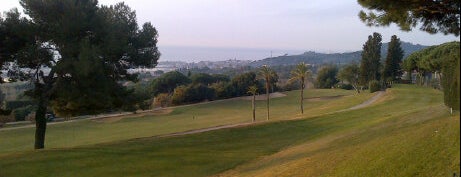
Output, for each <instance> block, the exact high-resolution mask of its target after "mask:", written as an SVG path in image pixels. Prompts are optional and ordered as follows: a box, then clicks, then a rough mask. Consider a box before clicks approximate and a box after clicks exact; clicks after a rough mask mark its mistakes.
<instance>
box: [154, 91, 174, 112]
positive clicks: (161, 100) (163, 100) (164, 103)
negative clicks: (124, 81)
mask: <svg viewBox="0 0 461 177" xmlns="http://www.w3.org/2000/svg"><path fill="white" fill-rule="evenodd" d="M154 103H155V106H160V107H162V108H164V107H168V106H170V105H171V96H170V95H168V94H167V93H160V94H158V95H157V96H156V97H155V100H154Z"/></svg>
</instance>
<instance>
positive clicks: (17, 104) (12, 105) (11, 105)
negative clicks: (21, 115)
mask: <svg viewBox="0 0 461 177" xmlns="http://www.w3.org/2000/svg"><path fill="white" fill-rule="evenodd" d="M30 105H34V102H33V101H31V100H26V101H7V102H6V103H5V108H6V109H9V110H14V109H18V108H23V107H27V106H30Z"/></svg>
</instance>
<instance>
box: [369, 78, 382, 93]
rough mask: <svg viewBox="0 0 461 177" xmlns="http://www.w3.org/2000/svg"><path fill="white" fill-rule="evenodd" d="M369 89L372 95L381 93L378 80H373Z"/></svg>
mask: <svg viewBox="0 0 461 177" xmlns="http://www.w3.org/2000/svg"><path fill="white" fill-rule="evenodd" d="M368 89H370V93H373V92H377V91H380V90H381V84H380V83H379V81H377V80H372V81H370V83H368Z"/></svg>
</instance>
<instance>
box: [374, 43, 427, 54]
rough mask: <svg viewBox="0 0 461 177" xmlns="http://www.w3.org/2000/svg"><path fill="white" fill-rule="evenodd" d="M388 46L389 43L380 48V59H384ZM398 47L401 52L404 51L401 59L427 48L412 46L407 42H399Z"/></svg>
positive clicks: (418, 45) (417, 45)
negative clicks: (400, 48)
mask: <svg viewBox="0 0 461 177" xmlns="http://www.w3.org/2000/svg"><path fill="white" fill-rule="evenodd" d="M388 46H389V43H384V44H383V46H382V47H381V55H382V57H383V58H384V57H386V55H387V48H388ZM400 47H402V49H403V51H404V56H403V58H406V57H407V56H408V55H410V54H412V53H413V52H417V51H420V50H422V49H425V48H427V47H429V46H424V45H420V44H412V43H409V42H403V41H402V42H401V44H400Z"/></svg>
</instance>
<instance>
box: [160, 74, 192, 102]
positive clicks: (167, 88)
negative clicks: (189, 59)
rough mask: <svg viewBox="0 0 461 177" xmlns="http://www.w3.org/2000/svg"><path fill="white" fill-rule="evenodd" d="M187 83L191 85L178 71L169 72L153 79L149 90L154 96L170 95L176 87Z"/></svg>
mask: <svg viewBox="0 0 461 177" xmlns="http://www.w3.org/2000/svg"><path fill="white" fill-rule="evenodd" d="M189 83H191V80H190V79H189V78H188V77H186V76H184V75H183V74H182V73H180V72H178V71H171V72H167V73H165V74H163V75H162V76H160V77H158V78H156V79H154V80H153V81H152V83H151V88H152V93H153V94H154V95H155V96H156V95H158V94H159V93H168V94H172V93H173V91H174V89H175V88H176V87H178V86H180V85H187V84H189Z"/></svg>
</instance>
